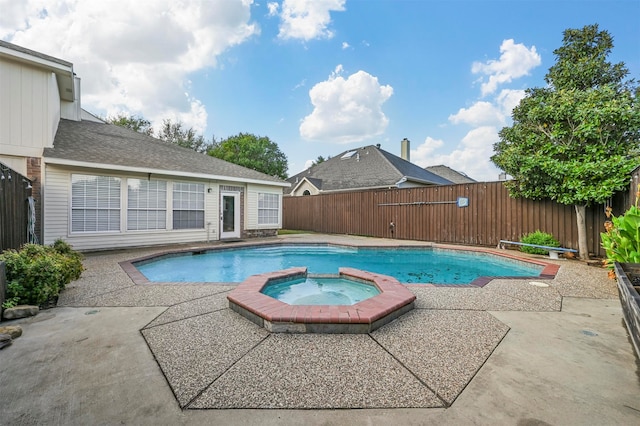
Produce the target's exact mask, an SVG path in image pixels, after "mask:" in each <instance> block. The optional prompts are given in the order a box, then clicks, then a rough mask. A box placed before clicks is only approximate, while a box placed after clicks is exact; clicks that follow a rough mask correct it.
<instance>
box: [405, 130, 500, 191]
mask: <svg viewBox="0 0 640 426" xmlns="http://www.w3.org/2000/svg"><path fill="white" fill-rule="evenodd" d="M497 141H498V129H497V128H496V127H493V126H482V127H478V128H475V129H473V130H471V131H470V132H469V133H467V134H466V136H465V137H464V138H462V141H461V142H460V144H459V145H458V147H457V148H456V149H454V150H453V151H451V152H449V153H447V154H434V151H435V150H436V149H437V148H440V147H441V146H444V142H443V141H441V140H434V139H432V138H427V139H426V140H425V142H424V143H423V144H422V145H420V146H418V148H417V149H416V150H411V161H412V162H413V163H415V164H417V165H419V166H420V167H427V166H435V165H440V164H444V165H445V166H448V167H451V168H452V169H454V170H457V171H460V172H463V173H466V174H467V175H468V176H469V177H471V178H472V179H475V180H477V181H495V180H498V174H499V173H500V171H499V170H498V168H496V166H494V165H493V163H492V162H491V159H490V158H491V156H492V155H493V144H494V143H495V142H497Z"/></svg>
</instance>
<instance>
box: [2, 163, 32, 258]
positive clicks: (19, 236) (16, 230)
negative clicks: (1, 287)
mask: <svg viewBox="0 0 640 426" xmlns="http://www.w3.org/2000/svg"><path fill="white" fill-rule="evenodd" d="M30 188H31V181H30V180H29V179H27V178H26V177H24V176H22V175H21V174H20V173H18V172H16V171H15V170H12V169H10V168H9V167H7V166H5V165H4V164H2V163H0V251H3V250H6V249H18V248H20V246H22V245H23V244H25V243H26V242H28V240H29V235H28V230H27V228H28V224H29V200H28V198H29V196H30V195H31V189H30Z"/></svg>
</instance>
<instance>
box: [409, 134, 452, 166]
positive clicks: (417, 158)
mask: <svg viewBox="0 0 640 426" xmlns="http://www.w3.org/2000/svg"><path fill="white" fill-rule="evenodd" d="M443 145H444V141H443V140H441V139H433V138H432V137H427V138H426V139H425V140H424V142H423V143H422V144H421V145H418V147H417V148H416V149H412V150H411V153H410V158H411V162H412V163H414V164H417V165H418V166H420V167H427V166H433V165H435V164H434V163H433V155H434V152H435V151H436V150H438V149H439V148H441V147H442V146H443Z"/></svg>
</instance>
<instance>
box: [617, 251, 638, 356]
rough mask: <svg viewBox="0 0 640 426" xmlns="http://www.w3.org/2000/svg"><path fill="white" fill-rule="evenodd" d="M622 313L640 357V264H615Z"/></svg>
mask: <svg viewBox="0 0 640 426" xmlns="http://www.w3.org/2000/svg"><path fill="white" fill-rule="evenodd" d="M615 272H616V277H617V280H618V292H619V294H620V303H621V304H622V313H623V317H624V322H625V324H626V325H627V330H628V331H629V335H630V336H631V341H632V342H633V346H634V347H635V350H636V355H638V357H640V294H638V291H639V290H640V263H618V262H616V263H615Z"/></svg>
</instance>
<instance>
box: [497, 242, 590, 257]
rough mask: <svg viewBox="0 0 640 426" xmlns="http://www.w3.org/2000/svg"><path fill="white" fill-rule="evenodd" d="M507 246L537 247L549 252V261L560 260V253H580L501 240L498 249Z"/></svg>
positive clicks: (566, 249) (568, 249) (561, 248)
mask: <svg viewBox="0 0 640 426" xmlns="http://www.w3.org/2000/svg"><path fill="white" fill-rule="evenodd" d="M505 244H512V245H516V246H527V247H535V248H539V249H542V250H546V251H548V252H549V259H558V254H559V253H567V252H568V253H578V250H574V249H570V248H564V247H549V246H541V245H538V244H528V243H521V242H520V241H508V240H500V242H499V243H498V248H499V249H504V248H505V247H504V246H505Z"/></svg>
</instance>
